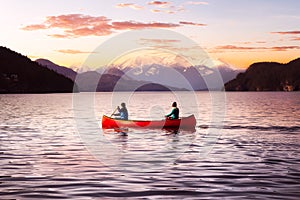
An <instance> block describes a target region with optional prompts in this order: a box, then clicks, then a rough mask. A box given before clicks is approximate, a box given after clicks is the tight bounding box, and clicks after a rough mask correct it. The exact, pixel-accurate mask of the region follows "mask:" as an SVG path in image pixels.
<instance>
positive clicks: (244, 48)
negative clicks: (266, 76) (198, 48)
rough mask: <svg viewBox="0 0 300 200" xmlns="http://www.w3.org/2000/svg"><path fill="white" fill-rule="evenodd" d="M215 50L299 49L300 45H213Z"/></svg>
mask: <svg viewBox="0 0 300 200" xmlns="http://www.w3.org/2000/svg"><path fill="white" fill-rule="evenodd" d="M215 49H216V50H236V51H251V50H271V51H287V50H293V49H300V46H274V47H246V46H234V45H225V46H218V47H215Z"/></svg>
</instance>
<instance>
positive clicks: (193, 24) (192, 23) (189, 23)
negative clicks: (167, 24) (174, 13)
mask: <svg viewBox="0 0 300 200" xmlns="http://www.w3.org/2000/svg"><path fill="white" fill-rule="evenodd" d="M179 24H183V25H192V26H207V24H200V23H194V22H184V21H181V22H179Z"/></svg>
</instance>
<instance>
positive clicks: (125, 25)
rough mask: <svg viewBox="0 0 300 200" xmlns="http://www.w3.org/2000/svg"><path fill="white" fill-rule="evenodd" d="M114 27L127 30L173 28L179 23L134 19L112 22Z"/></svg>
mask: <svg viewBox="0 0 300 200" xmlns="http://www.w3.org/2000/svg"><path fill="white" fill-rule="evenodd" d="M112 25H113V28H114V29H116V30H125V29H132V30H135V29H144V28H173V27H178V26H179V24H172V23H161V22H151V23H142V22H134V21H124V22H112Z"/></svg>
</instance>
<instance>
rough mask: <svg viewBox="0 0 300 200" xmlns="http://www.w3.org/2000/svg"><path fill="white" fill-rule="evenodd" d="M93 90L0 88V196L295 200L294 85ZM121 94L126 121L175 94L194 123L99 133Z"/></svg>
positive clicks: (150, 113)
mask: <svg viewBox="0 0 300 200" xmlns="http://www.w3.org/2000/svg"><path fill="white" fill-rule="evenodd" d="M215 94H216V96H215ZM76 95H77V96H76ZM77 97H78V98H77ZM79 97H80V98H79ZM91 97H94V94H92V93H80V94H75V96H73V94H20V95H18V94H11V95H0V100H1V101H0V104H1V111H0V112H1V115H0V169H1V171H0V199H110V198H117V197H123V198H125V199H127V198H128V199H132V198H138V199H299V197H300V93H299V92H293V93H284V92H266V93H264V92H259V93H257V92H247V93H246V92H245V93H239V92H236V93H226V94H225V96H224V93H222V94H221V95H220V94H219V93H209V92H197V93H195V94H194V93H193V94H192V96H191V94H189V93H187V92H181V93H180V92H179V93H177V94H176V95H175V94H173V93H171V92H139V93H134V94H130V93H96V94H95V98H92V99H91ZM223 97H225V98H223ZM76 98H77V99H76ZM121 101H125V102H126V103H127V105H128V110H129V115H130V118H132V119H141V118H143V119H160V118H162V117H163V115H164V114H166V113H168V112H169V111H170V109H171V108H170V107H171V103H172V102H173V101H177V103H178V104H179V108H180V111H181V112H180V115H181V116H186V115H189V114H195V116H196V118H197V127H196V130H195V131H188V130H179V131H173V130H161V129H155V130H151V129H150V130H148V129H145V130H143V129H128V130H124V131H123V132H116V131H114V130H105V131H104V130H102V129H101V117H102V115H103V114H106V115H110V114H111V113H112V111H113V110H114V108H115V106H116V105H118V104H120V103H121Z"/></svg>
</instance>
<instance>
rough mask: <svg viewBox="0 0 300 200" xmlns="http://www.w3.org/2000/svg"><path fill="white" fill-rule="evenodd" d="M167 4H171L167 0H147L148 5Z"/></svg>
mask: <svg viewBox="0 0 300 200" xmlns="http://www.w3.org/2000/svg"><path fill="white" fill-rule="evenodd" d="M169 4H171V3H170V2H168V1H150V2H148V5H154V6H166V5H169Z"/></svg>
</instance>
